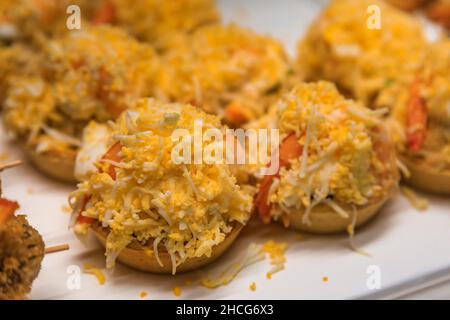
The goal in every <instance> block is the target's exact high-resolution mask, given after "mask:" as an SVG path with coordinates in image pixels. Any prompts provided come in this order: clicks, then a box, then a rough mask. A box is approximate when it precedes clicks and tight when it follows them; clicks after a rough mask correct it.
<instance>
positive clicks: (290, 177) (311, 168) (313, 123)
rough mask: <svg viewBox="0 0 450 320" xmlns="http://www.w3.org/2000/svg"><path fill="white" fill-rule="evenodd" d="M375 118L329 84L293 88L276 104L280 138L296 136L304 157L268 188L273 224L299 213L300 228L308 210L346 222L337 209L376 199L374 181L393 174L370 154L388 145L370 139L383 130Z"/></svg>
mask: <svg viewBox="0 0 450 320" xmlns="http://www.w3.org/2000/svg"><path fill="white" fill-rule="evenodd" d="M377 115H378V113H374V112H373V111H371V110H368V109H365V108H363V107H362V106H361V105H359V104H357V103H355V102H354V101H351V100H347V99H345V98H344V97H343V96H341V95H340V94H339V92H338V91H337V90H336V88H335V87H334V85H333V84H331V83H328V82H317V83H310V84H301V85H298V86H296V87H295V88H294V89H293V90H292V91H291V92H290V93H289V94H287V95H285V96H284V97H283V98H282V99H280V101H279V102H278V125H279V128H280V134H281V136H282V137H283V136H284V137H286V136H288V135H290V134H291V133H292V132H295V133H296V135H297V138H298V143H299V144H300V145H301V146H302V147H303V152H302V154H301V155H300V156H299V158H296V159H292V160H291V164H290V167H289V168H286V167H283V168H281V169H280V176H279V179H275V181H276V182H274V183H273V184H272V185H271V187H270V193H269V197H268V202H269V204H271V205H273V206H272V210H271V214H272V216H273V218H275V219H276V220H277V219H279V218H281V217H283V216H285V215H286V214H287V215H288V216H289V213H290V212H291V211H293V210H299V209H304V210H305V215H304V217H303V222H304V223H305V224H309V223H310V221H309V214H310V212H311V210H312V209H313V208H314V207H315V206H317V205H320V204H324V205H327V206H329V207H330V208H331V209H332V210H334V211H335V212H336V214H338V215H340V216H341V217H342V218H344V219H347V218H348V217H349V216H350V213H349V212H346V210H345V209H343V206H341V204H345V206H344V207H347V205H350V204H353V205H365V204H367V203H368V202H370V201H371V200H372V199H374V198H377V197H378V196H379V195H380V188H382V181H380V179H379V178H378V177H379V176H380V175H382V174H383V173H386V172H387V174H388V176H391V175H390V173H389V170H395V169H391V166H390V163H383V162H382V161H381V160H380V159H379V158H378V157H379V155H378V154H377V153H376V151H375V144H378V143H388V141H379V140H380V139H379V138H378V137H377V135H376V134H375V132H376V131H377V130H380V128H382V127H381V125H380V121H379V120H378V119H377V118H376V117H377ZM378 116H379V115H378ZM366 119H370V120H371V121H367V120H366ZM382 130H384V129H382ZM305 150H307V151H305ZM386 152H388V151H386Z"/></svg>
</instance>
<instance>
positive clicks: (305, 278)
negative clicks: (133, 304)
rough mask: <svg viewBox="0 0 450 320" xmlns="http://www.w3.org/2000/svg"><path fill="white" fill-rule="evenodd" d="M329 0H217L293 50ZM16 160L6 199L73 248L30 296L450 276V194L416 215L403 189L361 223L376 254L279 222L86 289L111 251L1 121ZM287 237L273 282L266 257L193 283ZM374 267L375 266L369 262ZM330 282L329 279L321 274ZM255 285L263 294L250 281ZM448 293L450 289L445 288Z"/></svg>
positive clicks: (318, 288) (348, 286) (0, 148)
mask: <svg viewBox="0 0 450 320" xmlns="http://www.w3.org/2000/svg"><path fill="white" fill-rule="evenodd" d="M323 2H324V1H301V0H297V1H295V0H285V1H269V0H265V1H261V0H258V1H257V0H252V1H251V0H247V1H238V0H223V1H219V5H220V8H221V10H222V13H223V15H224V17H225V21H231V20H232V21H236V22H237V23H239V24H241V25H244V26H248V27H252V28H253V29H255V30H257V31H259V32H263V33H270V34H272V35H273V36H275V37H277V38H279V39H281V40H282V41H284V43H285V44H286V46H287V49H288V51H289V52H290V53H291V54H293V53H294V52H295V44H296V42H297V40H298V39H299V37H300V36H301V34H302V33H303V32H304V31H305V28H306V27H307V26H308V24H309V23H310V22H311V21H312V19H313V18H314V17H315V15H316V14H317V13H318V12H319V10H320V3H323ZM4 153H7V154H8V157H9V159H10V160H15V159H23V160H24V161H25V164H24V165H22V166H21V167H18V168H14V169H11V170H7V171H6V172H4V173H3V174H2V180H3V191H4V194H5V196H6V197H8V198H10V199H15V200H18V201H20V203H21V209H20V211H19V212H20V213H25V214H27V215H28V218H29V220H30V223H31V224H32V225H33V226H34V227H36V228H37V229H38V230H39V231H40V233H41V234H42V236H43V237H44V240H45V242H46V244H47V245H48V246H52V245H57V244H62V243H68V244H69V245H70V250H68V251H64V252H59V253H53V254H49V255H47V256H46V257H45V259H44V261H43V265H42V270H41V272H40V275H39V277H38V279H37V280H36V281H35V283H34V287H33V290H32V292H31V294H30V298H31V299H140V293H141V292H142V291H145V292H147V293H148V296H147V297H146V299H174V298H175V299H178V297H175V296H174V295H173V292H172V289H173V288H174V287H177V286H178V287H181V290H182V291H181V292H182V293H181V296H180V297H179V298H183V299H316V298H324V299H350V298H393V297H398V296H402V295H405V294H408V293H411V292H413V291H415V290H418V289H422V288H426V287H429V286H431V285H435V284H437V283H440V282H444V281H446V280H448V279H450V212H449V211H450V199H449V198H448V197H447V198H445V197H436V196H429V195H427V197H428V199H429V200H430V208H429V210H428V211H426V212H418V211H416V210H415V209H413V208H412V207H411V206H410V205H409V204H408V202H407V201H406V200H405V199H404V198H403V197H401V196H400V195H399V196H397V197H396V198H395V199H394V200H392V201H391V202H390V203H388V205H387V206H386V207H385V208H384V209H383V210H382V212H381V214H380V215H379V216H378V217H377V218H376V219H375V220H374V221H372V223H370V224H369V225H367V226H366V227H363V228H362V229H359V230H357V235H356V243H357V244H358V246H359V247H362V248H363V249H364V250H365V251H367V252H369V253H370V254H371V257H366V256H362V255H359V254H357V253H355V252H353V251H351V250H350V249H349V247H348V238H347V236H345V235H342V236H327V237H318V236H310V235H303V234H302V235H301V236H300V237H299V236H298V234H296V233H293V232H290V231H286V230H283V229H282V228H281V227H278V226H269V227H267V226H263V225H261V224H260V223H258V222H252V223H251V224H250V226H249V227H248V228H247V229H245V230H244V232H243V234H242V236H241V237H240V238H239V239H238V241H237V243H236V245H234V246H233V247H232V248H231V250H230V252H229V253H227V254H226V255H225V256H224V257H223V258H221V259H220V260H219V261H218V262H217V263H215V264H213V265H212V266H210V267H207V268H205V269H202V270H200V271H197V272H193V273H189V274H183V275H177V276H176V277H172V276H157V275H151V274H145V273H141V272H136V271H134V270H131V269H129V268H127V267H124V266H120V265H119V266H118V267H117V268H116V269H115V270H114V272H113V273H107V272H105V275H106V283H105V284H104V285H102V286H101V285H99V284H98V283H97V280H96V278H95V277H93V276H92V275H88V274H84V273H82V274H81V275H80V288H79V289H69V287H70V286H67V282H68V280H70V279H72V278H70V276H71V274H68V272H70V271H71V269H70V267H71V266H78V267H80V268H82V267H83V265H84V264H85V263H89V264H92V265H95V266H98V267H101V268H103V266H104V256H103V251H102V249H101V248H100V246H99V244H98V243H97V242H96V241H94V240H93V239H92V241H90V242H89V244H88V245H87V246H85V245H83V244H82V243H80V242H79V240H78V239H77V238H76V237H75V236H74V235H73V234H72V233H71V232H70V231H69V230H68V228H67V225H68V219H69V214H68V213H64V210H63V209H62V207H63V206H64V205H67V195H68V193H69V192H70V191H71V190H73V189H74V186H70V185H65V184H61V183H57V182H54V181H51V180H49V179H47V178H46V177H44V176H42V175H41V174H39V173H37V172H36V171H35V170H33V168H32V167H31V166H30V165H28V164H26V159H25V158H24V156H23V154H22V153H21V152H20V151H19V150H18V147H17V145H15V144H14V143H13V142H10V141H8V139H7V137H6V135H5V133H4V130H3V128H2V127H1V126H0V154H4ZM271 239H272V240H275V241H277V242H287V243H288V245H289V248H288V250H287V253H286V257H287V263H286V268H285V270H284V271H282V272H280V273H277V274H275V275H274V276H273V278H272V279H271V280H267V279H266V272H267V271H268V270H269V268H270V266H269V264H268V262H267V261H263V262H260V263H257V264H254V265H252V266H250V267H248V268H247V269H245V270H244V271H243V272H241V273H240V274H239V275H238V276H237V278H236V279H235V280H234V281H233V282H232V283H230V284H229V285H227V286H224V287H220V288H218V289H214V290H211V289H205V288H202V287H200V286H198V285H195V284H194V285H191V286H187V285H186V284H185V282H186V281H187V280H194V281H195V280H198V279H200V278H201V277H204V276H205V274H209V273H213V274H217V273H218V272H219V270H222V269H223V268H224V267H226V266H228V265H230V264H231V263H232V262H233V261H234V260H235V259H236V257H238V256H240V255H242V254H243V253H244V252H245V250H246V248H247V247H248V245H249V244H250V243H252V242H255V243H263V242H265V241H267V240H271ZM370 266H377V267H378V268H379V269H378V270H379V271H380V275H381V278H380V279H381V288H380V289H369V288H368V286H367V281H368V278H369V277H370V274H368V273H367V271H368V268H369V267H370ZM369 270H370V269H369ZM324 277H327V278H328V281H327V282H324V280H323V278H324ZM252 282H255V283H256V291H251V290H250V289H249V285H250V284H251V283H252ZM447 292H448V291H447Z"/></svg>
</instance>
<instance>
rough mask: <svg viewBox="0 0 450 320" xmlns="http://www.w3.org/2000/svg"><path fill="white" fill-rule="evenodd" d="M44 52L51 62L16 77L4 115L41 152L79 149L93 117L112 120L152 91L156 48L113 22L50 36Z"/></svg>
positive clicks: (102, 120)
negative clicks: (59, 36) (131, 103)
mask: <svg viewBox="0 0 450 320" xmlns="http://www.w3.org/2000/svg"><path fill="white" fill-rule="evenodd" d="M42 55H43V60H44V61H48V63H42V64H41V66H40V67H41V68H40V69H38V70H35V71H34V72H33V73H31V74H30V75H26V76H21V77H18V78H17V79H14V86H12V87H11V88H10V89H9V90H8V92H7V95H6V97H5V114H4V122H5V125H6V128H7V129H8V131H10V132H12V133H13V134H15V135H16V136H18V137H20V138H22V139H25V140H27V141H28V143H29V145H30V146H31V147H32V148H35V149H38V151H40V152H44V151H50V150H56V151H61V150H62V151H64V150H77V149H78V148H79V147H80V146H79V140H81V135H82V130H83V128H84V127H85V126H86V125H87V124H88V123H89V122H90V121H91V120H95V121H98V122H102V123H105V122H107V121H108V120H110V119H114V118H115V117H117V116H118V115H119V114H120V113H121V112H122V111H123V110H124V109H126V108H127V107H128V106H129V101H132V100H133V99H136V98H140V97H142V96H147V95H149V94H150V92H151V90H152V89H151V88H152V79H153V78H154V74H155V72H156V64H157V58H156V55H155V53H154V51H153V49H152V48H151V47H149V46H147V45H145V44H142V43H139V42H137V41H136V40H134V39H133V38H131V37H130V36H129V35H127V34H126V33H124V32H123V31H121V30H119V29H116V28H113V27H108V26H98V27H84V28H83V30H81V31H73V32H70V33H68V34H66V35H65V36H64V37H61V38H55V39H52V40H49V41H46V42H45V45H44V48H43V50H42ZM44 75H45V77H44ZM11 81H12V80H11Z"/></svg>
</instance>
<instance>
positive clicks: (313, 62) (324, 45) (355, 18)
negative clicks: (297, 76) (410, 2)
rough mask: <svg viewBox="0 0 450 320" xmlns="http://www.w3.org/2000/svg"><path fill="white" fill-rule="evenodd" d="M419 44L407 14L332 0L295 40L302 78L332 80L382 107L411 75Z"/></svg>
mask: <svg viewBox="0 0 450 320" xmlns="http://www.w3.org/2000/svg"><path fill="white" fill-rule="evenodd" d="M374 10H375V11H374ZM377 20H378V21H379V24H378V23H377ZM425 46H426V43H425V39H424V36H423V32H422V28H421V24H420V23H419V22H418V20H417V19H416V18H415V17H411V16H410V15H409V14H408V13H405V12H402V11H400V10H398V9H396V8H394V7H392V6H390V5H389V4H387V3H385V2H383V1H380V0H359V1H353V0H333V1H331V3H330V4H329V5H328V7H327V8H326V9H325V10H324V11H323V12H322V14H321V15H320V16H319V18H318V19H317V20H316V21H315V23H313V24H312V26H311V27H310V29H309V31H308V33H307V35H306V37H305V38H304V39H303V40H302V41H301V42H300V44H299V46H298V64H299V66H300V68H301V69H302V71H303V72H304V73H305V76H306V78H307V79H308V80H321V79H324V80H328V81H332V82H335V83H336V84H337V86H338V87H339V89H340V90H343V91H344V92H348V93H349V94H351V95H352V97H353V98H355V99H357V100H361V101H362V103H363V104H364V105H367V106H369V107H386V106H390V105H392V103H393V101H394V100H393V99H394V98H395V96H396V93H397V92H398V90H399V87H401V85H402V84H404V83H407V82H409V81H410V80H411V79H412V78H413V77H414V76H415V72H416V71H417V67H418V62H419V61H420V58H421V57H422V55H423V49H424V48H425Z"/></svg>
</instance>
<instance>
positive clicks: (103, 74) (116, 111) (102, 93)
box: [97, 67, 124, 119]
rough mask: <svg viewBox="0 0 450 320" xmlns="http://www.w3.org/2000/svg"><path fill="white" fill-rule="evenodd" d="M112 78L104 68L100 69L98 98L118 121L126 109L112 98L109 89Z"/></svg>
mask: <svg viewBox="0 0 450 320" xmlns="http://www.w3.org/2000/svg"><path fill="white" fill-rule="evenodd" d="M110 78H111V76H110V75H109V73H108V72H107V71H106V70H105V68H104V67H100V68H99V69H98V87H97V98H98V99H99V100H101V101H102V102H103V104H104V105H105V108H106V110H107V111H108V112H109V114H110V115H111V116H112V117H113V118H114V119H116V118H118V117H119V116H120V114H121V113H122V112H123V110H124V108H123V106H122V105H120V104H118V103H117V101H115V100H113V99H111V97H110V91H109V89H108V88H109V83H110V81H111V79H110ZM116 93H117V92H116Z"/></svg>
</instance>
